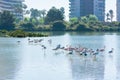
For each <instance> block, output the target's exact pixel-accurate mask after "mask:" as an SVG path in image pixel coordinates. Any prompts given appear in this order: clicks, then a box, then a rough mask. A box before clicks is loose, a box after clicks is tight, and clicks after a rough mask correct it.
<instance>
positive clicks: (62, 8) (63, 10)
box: [60, 7, 65, 16]
mask: <svg viewBox="0 0 120 80" xmlns="http://www.w3.org/2000/svg"><path fill="white" fill-rule="evenodd" d="M60 11H61V12H62V15H63V16H64V14H65V9H64V7H61V8H60Z"/></svg>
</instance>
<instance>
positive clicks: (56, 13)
mask: <svg viewBox="0 0 120 80" xmlns="http://www.w3.org/2000/svg"><path fill="white" fill-rule="evenodd" d="M63 19H64V15H63V14H62V12H61V11H60V10H59V9H56V8H55V7H52V8H51V9H50V10H49V11H48V13H47V16H46V18H45V23H46V24H49V23H51V22H54V21H58V20H63Z"/></svg>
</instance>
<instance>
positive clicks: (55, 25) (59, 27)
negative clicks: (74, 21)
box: [52, 21, 66, 31]
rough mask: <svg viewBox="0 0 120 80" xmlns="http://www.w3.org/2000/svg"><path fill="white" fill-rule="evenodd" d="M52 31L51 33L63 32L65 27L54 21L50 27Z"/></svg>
mask: <svg viewBox="0 0 120 80" xmlns="http://www.w3.org/2000/svg"><path fill="white" fill-rule="evenodd" d="M52 30H53V31H64V30H66V25H65V24H64V22H63V21H56V22H54V23H53V25H52Z"/></svg>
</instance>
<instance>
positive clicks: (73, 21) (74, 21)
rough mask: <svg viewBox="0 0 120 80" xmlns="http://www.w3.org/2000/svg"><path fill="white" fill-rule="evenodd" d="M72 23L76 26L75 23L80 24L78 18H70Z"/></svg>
mask: <svg viewBox="0 0 120 80" xmlns="http://www.w3.org/2000/svg"><path fill="white" fill-rule="evenodd" d="M70 22H71V24H74V23H76V22H78V18H77V17H73V18H70Z"/></svg>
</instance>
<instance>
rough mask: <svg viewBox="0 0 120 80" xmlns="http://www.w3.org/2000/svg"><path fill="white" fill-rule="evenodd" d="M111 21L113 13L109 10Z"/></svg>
mask: <svg viewBox="0 0 120 80" xmlns="http://www.w3.org/2000/svg"><path fill="white" fill-rule="evenodd" d="M109 13H110V19H111V22H112V21H113V17H114V15H113V14H114V13H113V10H109Z"/></svg>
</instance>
